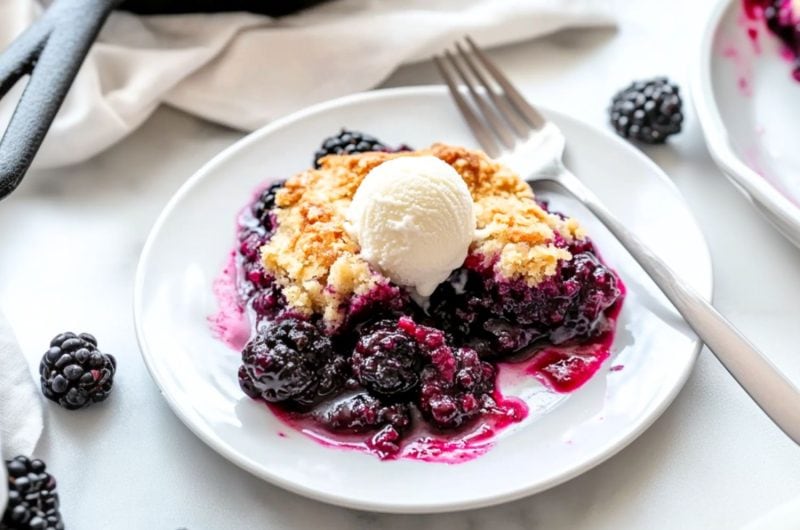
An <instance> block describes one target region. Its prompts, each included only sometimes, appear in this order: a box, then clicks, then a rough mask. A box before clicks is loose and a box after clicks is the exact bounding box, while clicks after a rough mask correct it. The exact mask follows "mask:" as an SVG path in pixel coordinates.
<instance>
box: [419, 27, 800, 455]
mask: <svg viewBox="0 0 800 530" xmlns="http://www.w3.org/2000/svg"><path fill="white" fill-rule="evenodd" d="M466 41H467V43H468V45H469V47H470V50H471V52H472V54H469V53H467V52H465V51H464V49H463V48H462V46H461V44H459V43H456V49H457V52H458V56H459V59H460V61H459V60H457V59H456V58H455V57H454V56H453V55H452V54H451V53H450V52H449V51H446V52H445V55H444V58H442V57H435V58H434V60H435V62H436V66H437V68H438V69H439V72H440V73H441V75H442V77H443V78H444V80H445V82H446V83H447V86H448V88H449V89H450V93H451V95H452V96H453V99H454V100H455V103H456V105H457V106H458V108H459V109H460V111H461V113H462V114H463V116H464V119H465V120H466V121H467V124H468V125H469V127H470V128H471V129H472V132H473V134H474V135H475V137H476V138H477V139H478V142H479V143H480V144H481V146H482V147H483V149H484V151H486V153H487V154H488V155H489V156H491V157H493V158H496V159H498V160H499V161H501V162H504V163H506V164H507V165H508V166H510V167H511V168H512V169H514V170H516V171H518V172H519V173H520V174H521V175H525V176H527V182H528V183H529V184H531V185H533V183H535V182H539V181H551V182H555V183H557V184H559V185H560V186H562V187H563V188H564V189H566V190H567V191H568V192H570V193H571V194H572V195H574V196H575V198H577V199H578V200H579V201H581V202H582V203H583V204H584V205H585V206H586V207H587V208H588V209H589V210H590V211H591V212H592V213H593V214H594V215H595V216H597V218H598V219H600V221H601V222H602V223H603V224H604V225H605V226H606V227H607V228H608V230H609V231H610V232H611V233H612V234H613V235H614V236H615V237H616V238H617V239H618V240H619V241H620V242H621V243H622V245H623V246H624V247H625V248H626V249H627V250H628V252H629V253H630V254H631V255H632V256H633V258H634V259H635V260H636V261H637V262H638V263H639V265H640V266H641V267H642V269H644V271H645V272H646V273H647V274H648V275H649V276H650V277H651V278H652V279H653V281H654V282H655V284H656V285H657V286H658V287H659V288H660V289H661V291H662V292H663V293H664V294H665V295H666V297H667V298H668V299H669V300H670V302H672V304H673V305H674V306H675V308H676V309H677V310H678V312H680V314H681V315H683V318H684V319H685V320H686V322H687V323H688V324H689V326H691V328H692V329H693V330H694V331H695V333H697V335H698V336H699V337H700V339H701V340H702V341H703V342H704V343H705V344H706V345H707V346H708V348H709V349H710V350H711V351H712V352H714V354H715V355H716V356H717V359H719V361H720V362H721V363H722V364H723V366H724V367H725V368H726V369H727V370H728V372H729V373H730V374H731V375H732V376H733V378H734V379H736V381H737V382H738V383H739V384H740V385H741V386H742V388H743V389H744V390H745V391H746V392H747V393H748V394H749V395H750V397H751V398H752V399H753V400H754V401H755V402H756V403H757V404H758V406H759V407H761V409H762V410H763V411H764V412H765V413H766V414H767V415H768V416H769V417H770V418H771V419H772V421H773V422H775V424H776V425H777V426H778V427H780V428H781V430H783V432H784V433H786V434H787V435H788V436H789V438H791V439H792V440H793V441H794V442H795V443H796V444H800V392H799V391H798V389H797V387H795V386H794V385H793V384H792V383H791V382H790V381H789V380H788V379H786V377H785V376H784V375H783V374H782V373H781V372H780V371H778V369H777V368H776V367H775V366H774V365H773V364H772V363H771V362H770V361H769V360H768V359H767V358H766V357H765V356H764V355H763V354H762V353H761V352H759V351H758V350H757V349H756V348H755V347H754V346H753V345H752V344H751V343H750V342H749V341H748V340H747V339H746V338H745V337H744V336H743V335H742V334H741V333H739V331H737V330H736V328H734V327H733V325H732V324H731V323H730V322H728V321H727V320H726V319H725V318H724V317H723V316H722V315H721V314H720V313H719V312H718V311H717V310H716V309H714V307H712V306H711V304H709V303H708V302H706V301H705V300H704V299H703V298H702V297H701V296H700V295H699V294H698V293H697V292H696V291H695V290H694V289H693V288H691V287H690V286H689V285H687V284H686V283H685V282H684V281H683V280H681V278H679V277H678V276H677V275H676V274H675V272H673V271H672V270H671V269H670V268H669V267H668V266H667V265H666V264H665V263H664V262H663V261H662V260H661V259H660V258H659V257H658V256H656V254H655V253H654V252H653V251H652V250H650V249H649V248H648V247H647V245H645V244H644V243H643V242H642V241H641V240H640V239H639V238H638V237H637V236H636V235H635V234H634V233H633V232H631V231H630V230H628V228H627V227H626V226H625V225H623V224H622V223H621V222H620V221H619V220H618V219H617V218H616V217H615V216H614V215H613V214H612V213H611V212H609V211H608V209H607V208H606V207H605V206H603V204H602V203H601V202H600V200H599V199H598V198H597V196H595V194H594V193H592V191H591V190H590V189H588V188H587V187H586V186H585V185H584V184H583V183H582V182H581V181H580V179H578V177H576V176H575V175H574V174H572V173H571V172H570V171H569V169H567V168H566V167H565V166H564V163H563V160H562V157H563V154H564V147H565V145H566V140H565V138H564V135H563V134H562V133H561V131H560V130H559V128H558V127H557V126H556V125H555V124H554V123H552V122H551V121H549V120H548V119H547V118H546V117H545V116H543V115H542V114H541V113H540V112H539V111H537V110H536V109H535V108H534V107H533V106H532V105H531V104H530V103H528V102H527V101H526V100H525V98H524V97H523V96H522V95H521V94H520V93H519V91H518V90H517V89H516V88H515V87H514V86H513V85H512V84H511V82H510V81H509V80H508V79H507V78H506V76H505V75H503V73H502V72H500V70H499V69H498V68H497V67H496V66H495V65H494V64H493V63H492V62H491V61H490V60H489V58H488V57H487V56H486V54H485V53H484V52H483V51H482V50H481V49H480V48H479V47H478V46H477V45H476V44H475V43H474V42H473V41H472V39H470V38H469V37H467V38H466ZM461 63H463V64H464V65H466V67H467V69H468V70H469V73H470V75H468V74H467V72H466V70H464V68H463V67H462V64H461ZM447 65H449V67H450V68H449V69H448V66H447ZM451 69H452V70H453V71H455V74H456V75H457V76H458V78H459V79H460V80H461V83H462V84H463V85H465V86H466V87H467V91H468V93H469V95H470V99H471V100H472V101H473V103H474V105H475V106H476V107H477V108H478V109H479V112H480V115H481V116H482V118H481V117H479V115H478V113H476V112H475V111H474V110H473V107H472V106H471V105H470V103H468V101H467V98H466V97H465V95H464V94H462V92H461V91H460V90H459V88H458V84H457V82H456V79H455V76H454V75H453V74H452V73H451V71H450V70H451ZM487 74H488V76H489V77H490V78H491V79H492V80H493V81H494V83H495V84H496V85H497V87H498V88H499V90H496V89H495V88H494V87H493V86H492V84H491V83H490V82H488V81H487ZM473 79H474V81H473ZM476 85H477V86H478V87H480V88H476Z"/></svg>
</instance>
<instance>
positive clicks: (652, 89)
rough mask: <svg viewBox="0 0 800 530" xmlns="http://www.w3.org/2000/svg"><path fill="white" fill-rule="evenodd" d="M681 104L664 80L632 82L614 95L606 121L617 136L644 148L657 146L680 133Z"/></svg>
mask: <svg viewBox="0 0 800 530" xmlns="http://www.w3.org/2000/svg"><path fill="white" fill-rule="evenodd" d="M682 107H683V102H682V101H681V96H680V94H679V89H678V86H677V85H675V84H673V83H670V82H669V80H668V79H667V78H666V77H656V78H653V79H648V80H645V81H635V82H633V83H631V84H630V85H629V86H628V87H626V88H625V89H623V90H620V91H619V92H617V94H616V95H615V96H614V98H613V100H612V102H611V108H610V110H609V117H610V119H611V125H612V126H613V127H614V130H616V131H617V133H618V134H619V135H620V136H622V137H624V138H628V139H631V140H637V141H639V142H643V143H647V144H661V143H664V142H666V141H667V138H668V137H669V136H672V135H673V134H677V133H679V132H680V131H681V126H682V124H683V111H682Z"/></svg>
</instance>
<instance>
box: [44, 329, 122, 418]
mask: <svg viewBox="0 0 800 530" xmlns="http://www.w3.org/2000/svg"><path fill="white" fill-rule="evenodd" d="M116 369H117V361H116V359H115V358H114V356H113V355H111V354H107V353H102V352H100V350H98V349H97V339H95V338H94V337H93V336H92V335H90V334H88V333H81V334H80V335H76V334H75V333H72V332H67V333H61V334H60V335H58V336H56V337H55V338H54V339H53V340H52V341H51V342H50V349H49V350H47V352H45V354H44V356H43V357H42V362H41V363H40V364H39V374H40V375H41V382H42V393H44V395H45V397H46V398H47V399H50V400H52V401H55V402H56V403H58V404H59V405H61V406H62V407H64V408H66V409H70V410H74V409H79V408H83V407H88V406H89V405H91V404H92V403H97V402H98V401H103V400H104V399H106V398H107V397H108V395H109V394H110V393H111V388H112V385H113V384H114V372H115V371H116Z"/></svg>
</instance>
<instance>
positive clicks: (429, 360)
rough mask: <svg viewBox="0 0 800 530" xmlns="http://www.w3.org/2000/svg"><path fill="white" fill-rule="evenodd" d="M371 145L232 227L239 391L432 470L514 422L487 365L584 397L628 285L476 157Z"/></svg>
mask: <svg viewBox="0 0 800 530" xmlns="http://www.w3.org/2000/svg"><path fill="white" fill-rule="evenodd" d="M340 136H341V135H340ZM367 138H368V140H369V142H365V145H366V144H369V145H367V148H373V147H370V146H375V145H378V146H380V149H381V150H380V151H373V152H358V151H359V150H358V149H356V148H352V149H350V152H353V154H341V155H340V154H328V155H326V156H322V157H321V158H320V159H319V160H317V161H316V165H318V167H317V168H312V169H308V170H306V171H304V172H302V173H299V174H297V175H295V176H293V177H291V178H289V179H288V180H286V181H279V182H276V183H274V184H272V185H271V186H269V187H267V188H266V189H264V190H263V191H261V192H260V193H259V194H257V196H256V197H255V199H254V202H253V203H252V204H251V205H250V206H249V207H248V208H246V209H245V210H244V211H243V213H242V214H241V217H240V222H239V231H238V239H239V243H238V247H237V251H236V253H235V259H236V266H235V267H234V268H235V273H236V285H237V289H238V297H239V303H240V304H241V311H242V312H243V313H244V314H246V315H247V316H248V317H249V319H250V323H251V334H250V338H249V341H248V342H247V344H246V345H245V346H244V348H243V350H242V364H241V367H240V368H239V373H238V378H239V383H240V386H241V388H242V390H243V391H244V393H245V394H247V395H248V396H250V397H251V398H253V399H256V400H261V401H263V402H266V403H267V404H269V405H270V408H271V409H272V410H273V411H274V412H275V413H276V414H278V415H279V417H281V418H282V419H284V420H285V421H286V422H287V423H289V424H290V425H293V426H295V427H297V428H298V429H300V430H302V431H303V432H305V433H306V434H309V435H311V436H313V437H315V438H316V439H318V440H320V441H324V442H327V443H332V444H337V445H344V446H349V447H359V448H366V449H367V450H369V451H371V452H373V453H375V454H377V455H379V456H380V457H382V458H391V457H398V456H404V457H418V458H423V459H431V458H426V457H431V455H434V456H435V455H441V454H443V453H446V452H447V451H448V450H450V449H452V448H457V449H459V448H460V449H464V447H466V445H468V443H467V441H465V440H476V439H482V440H485V439H486V438H487V437H491V434H492V433H494V432H496V430H497V428H499V427H503V426H506V425H508V424H511V423H514V422H518V421H520V420H521V419H522V418H523V417H524V416H525V413H526V408H525V406H524V404H522V403H521V401H519V400H515V399H513V398H506V397H503V395H502V394H501V392H500V389H499V388H498V387H497V386H498V385H497V376H498V369H499V368H500V367H503V366H506V365H508V366H510V365H512V363H524V362H529V363H531V364H530V366H536V367H537V368H536V375H537V376H538V377H539V378H540V379H542V380H544V381H545V382H548V383H549V384H550V386H551V387H552V388H553V389H555V390H557V391H565V390H570V389H573V388H576V387H577V386H580V384H581V383H582V382H583V381H585V380H586V379H587V378H588V377H590V376H591V375H592V374H593V373H594V372H595V371H596V370H597V369H598V368H599V366H600V364H601V363H602V361H603V360H604V359H605V358H606V357H607V356H608V346H609V344H610V343H609V337H611V335H612V334H613V327H614V320H615V317H616V314H617V311H618V309H619V307H620V306H621V303H622V298H623V287H622V283H621V282H620V280H619V278H618V277H617V275H616V274H615V273H614V272H613V271H612V270H611V269H609V268H608V267H607V266H606V265H604V264H603V262H602V260H601V259H600V258H599V256H598V254H597V253H596V251H595V248H594V245H593V244H592V242H591V240H589V239H588V238H587V236H586V234H585V233H584V231H583V229H582V228H581V226H580V225H579V224H578V222H577V221H576V220H574V219H572V218H569V217H566V216H564V215H561V214H559V213H554V212H550V211H548V208H547V205H546V204H544V203H541V202H537V200H536V198H535V197H534V194H533V193H532V191H531V189H530V187H529V186H528V185H527V184H526V183H525V182H524V181H523V180H522V179H520V178H519V176H517V175H516V174H515V173H513V172H512V171H511V170H509V169H508V168H506V167H504V166H503V165H501V164H499V163H497V162H495V161H493V160H491V159H489V158H488V157H486V155H484V154H483V153H481V152H477V151H471V150H468V149H464V148H460V147H453V146H449V145H443V144H435V145H433V146H431V147H430V148H428V149H423V150H419V151H410V150H407V151H399V152H398V151H394V152H393V151H392V150H391V149H389V148H385V146H384V144H382V143H381V142H378V141H377V140H375V139H374V138H372V137H367ZM337 145H338V144H337ZM359 145H360V144H359ZM322 154H323V155H324V153H322ZM379 228H380V229H379ZM465 433H466V434H465ZM459 437H460V438H459Z"/></svg>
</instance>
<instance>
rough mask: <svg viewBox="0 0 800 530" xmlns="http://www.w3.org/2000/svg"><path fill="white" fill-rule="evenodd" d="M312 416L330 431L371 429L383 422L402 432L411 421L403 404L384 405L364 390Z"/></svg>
mask: <svg viewBox="0 0 800 530" xmlns="http://www.w3.org/2000/svg"><path fill="white" fill-rule="evenodd" d="M314 419H315V420H317V422H319V423H320V424H321V425H323V426H324V427H326V428H327V429H329V430H331V431H334V432H348V433H361V432H369V431H374V430H376V429H378V428H380V427H383V426H385V425H390V426H392V427H393V428H395V429H396V430H397V431H398V432H402V431H404V430H405V429H406V428H407V427H408V426H409V424H410V422H411V419H410V416H409V411H408V406H407V405H406V404H405V403H398V404H394V405H388V406H387V405H385V404H383V403H382V402H381V401H380V400H379V399H378V398H376V397H373V396H371V395H369V394H368V393H366V392H361V393H359V394H355V395H352V396H350V397H348V398H346V399H344V400H342V401H339V402H337V403H334V404H333V405H331V406H329V407H326V408H324V409H323V410H318V411H315V412H314Z"/></svg>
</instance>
